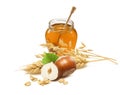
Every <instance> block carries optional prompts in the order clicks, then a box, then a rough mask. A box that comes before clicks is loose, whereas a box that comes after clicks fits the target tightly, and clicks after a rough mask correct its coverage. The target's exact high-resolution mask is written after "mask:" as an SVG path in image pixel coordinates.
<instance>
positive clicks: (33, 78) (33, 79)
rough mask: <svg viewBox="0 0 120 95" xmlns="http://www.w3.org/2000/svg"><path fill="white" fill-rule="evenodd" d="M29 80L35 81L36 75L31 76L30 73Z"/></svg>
mask: <svg viewBox="0 0 120 95" xmlns="http://www.w3.org/2000/svg"><path fill="white" fill-rule="evenodd" d="M30 80H31V81H33V82H35V81H37V80H38V79H37V78H36V77H33V76H32V75H30Z"/></svg>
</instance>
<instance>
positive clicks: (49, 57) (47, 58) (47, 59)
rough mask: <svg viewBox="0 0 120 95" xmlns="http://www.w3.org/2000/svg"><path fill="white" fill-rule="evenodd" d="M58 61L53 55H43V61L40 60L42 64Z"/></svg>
mask: <svg viewBox="0 0 120 95" xmlns="http://www.w3.org/2000/svg"><path fill="white" fill-rule="evenodd" d="M57 59H58V56H57V55H56V54H54V53H45V55H44V57H43V59H42V63H43V64H47V63H50V62H55V61H56V60H57Z"/></svg>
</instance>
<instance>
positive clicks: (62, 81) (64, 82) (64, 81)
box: [58, 78, 68, 85]
mask: <svg viewBox="0 0 120 95" xmlns="http://www.w3.org/2000/svg"><path fill="white" fill-rule="evenodd" d="M58 82H59V83H63V84H64V85H67V84H68V81H66V80H65V79H64V78H61V79H59V80H58Z"/></svg>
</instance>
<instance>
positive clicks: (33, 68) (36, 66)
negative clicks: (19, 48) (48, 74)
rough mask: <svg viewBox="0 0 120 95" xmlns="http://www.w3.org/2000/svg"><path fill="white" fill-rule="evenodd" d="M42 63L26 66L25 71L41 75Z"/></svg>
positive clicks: (39, 61) (37, 62)
mask: <svg viewBox="0 0 120 95" xmlns="http://www.w3.org/2000/svg"><path fill="white" fill-rule="evenodd" d="M42 66H43V65H42V63H41V60H38V61H36V62H33V63H32V64H28V65H26V66H25V67H24V68H23V70H24V71H25V72H26V73H27V74H40V73H41V68H42Z"/></svg>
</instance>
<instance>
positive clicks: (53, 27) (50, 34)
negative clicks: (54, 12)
mask: <svg viewBox="0 0 120 95" xmlns="http://www.w3.org/2000/svg"><path fill="white" fill-rule="evenodd" d="M65 23H66V20H65V19H53V20H51V21H50V22H49V28H48V29H47V30H46V33H45V38H46V42H47V43H52V44H54V45H55V46H59V47H63V48H68V49H74V48H75V46H76V41H77V32H76V30H75V28H74V23H73V21H72V20H69V21H68V23H67V25H66V24H65Z"/></svg>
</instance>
